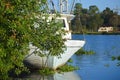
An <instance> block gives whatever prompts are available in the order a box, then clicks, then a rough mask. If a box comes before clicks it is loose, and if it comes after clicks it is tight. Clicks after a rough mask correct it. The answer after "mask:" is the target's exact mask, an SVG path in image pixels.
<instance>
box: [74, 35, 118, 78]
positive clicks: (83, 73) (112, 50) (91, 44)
mask: <svg viewBox="0 0 120 80" xmlns="http://www.w3.org/2000/svg"><path fill="white" fill-rule="evenodd" d="M82 37H83V36H81V35H73V39H81V38H82ZM84 37H85V39H86V44H85V46H84V48H85V49H86V50H93V51H95V52H96V54H94V55H82V56H76V55H74V56H73V57H72V59H73V61H74V63H73V65H76V66H79V68H80V70H77V71H76V73H77V74H78V75H79V77H80V78H81V80H120V66H117V63H118V62H119V61H117V60H115V61H112V59H111V57H112V56H118V55H120V35H85V36H84Z"/></svg>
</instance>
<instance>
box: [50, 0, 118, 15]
mask: <svg viewBox="0 0 120 80" xmlns="http://www.w3.org/2000/svg"><path fill="white" fill-rule="evenodd" d="M52 1H53V2H54V3H55V4H56V3H57V4H58V2H57V1H59V0H52ZM73 1H74V0H68V2H69V8H70V7H71V5H72V4H71V3H72V2H73ZM76 3H81V4H82V7H83V8H87V9H89V6H91V5H96V6H97V7H98V8H99V10H100V12H101V11H103V10H105V9H106V7H109V8H110V9H111V10H114V9H117V8H118V9H119V14H120V0H76Z"/></svg>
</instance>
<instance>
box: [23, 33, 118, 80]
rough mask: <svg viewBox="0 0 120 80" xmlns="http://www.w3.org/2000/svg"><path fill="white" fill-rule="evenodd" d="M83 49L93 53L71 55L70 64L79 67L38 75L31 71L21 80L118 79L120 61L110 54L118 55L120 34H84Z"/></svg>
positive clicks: (76, 36) (79, 36)
mask: <svg viewBox="0 0 120 80" xmlns="http://www.w3.org/2000/svg"><path fill="white" fill-rule="evenodd" d="M72 37H73V39H82V38H83V36H82V35H73V36H72ZM84 37H85V40H86V44H85V46H84V49H86V50H93V51H95V53H96V54H94V55H80V56H76V55H73V56H72V59H73V63H72V65H74V66H78V67H79V68H80V69H79V70H77V71H74V72H66V73H55V74H54V75H49V76H44V77H43V76H40V74H38V73H31V74H30V75H27V76H25V78H22V79H23V80H26V79H30V80H120V66H117V63H118V62H120V61H117V60H115V61H112V59H111V57H112V56H119V55H120V35H85V36H84Z"/></svg>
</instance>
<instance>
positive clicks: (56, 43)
mask: <svg viewBox="0 0 120 80" xmlns="http://www.w3.org/2000/svg"><path fill="white" fill-rule="evenodd" d="M46 1H47V0H24V1H23V0H0V79H7V78H8V73H9V71H10V70H11V69H15V72H16V74H20V73H21V72H22V71H26V70H28V69H27V68H26V67H25V66H24V64H23V60H24V57H25V55H27V54H28V51H29V43H31V44H33V45H34V46H36V47H38V48H40V49H41V51H44V50H47V51H48V52H49V55H60V54H61V53H62V52H63V49H62V47H63V45H64V41H63V40H62V35H63V31H62V30H61V27H60V24H57V23H56V22H55V19H54V20H52V21H49V23H48V16H49V15H48V14H47V11H48V8H47V5H46ZM43 17H45V18H43ZM39 54H41V53H39Z"/></svg>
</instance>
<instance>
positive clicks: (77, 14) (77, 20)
mask: <svg viewBox="0 0 120 80" xmlns="http://www.w3.org/2000/svg"><path fill="white" fill-rule="evenodd" d="M81 10H82V4H80V3H76V4H75V10H74V15H75V18H74V19H73V22H72V24H73V26H72V27H73V30H75V31H76V32H81V30H82V26H81V19H80V15H81Z"/></svg>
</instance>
